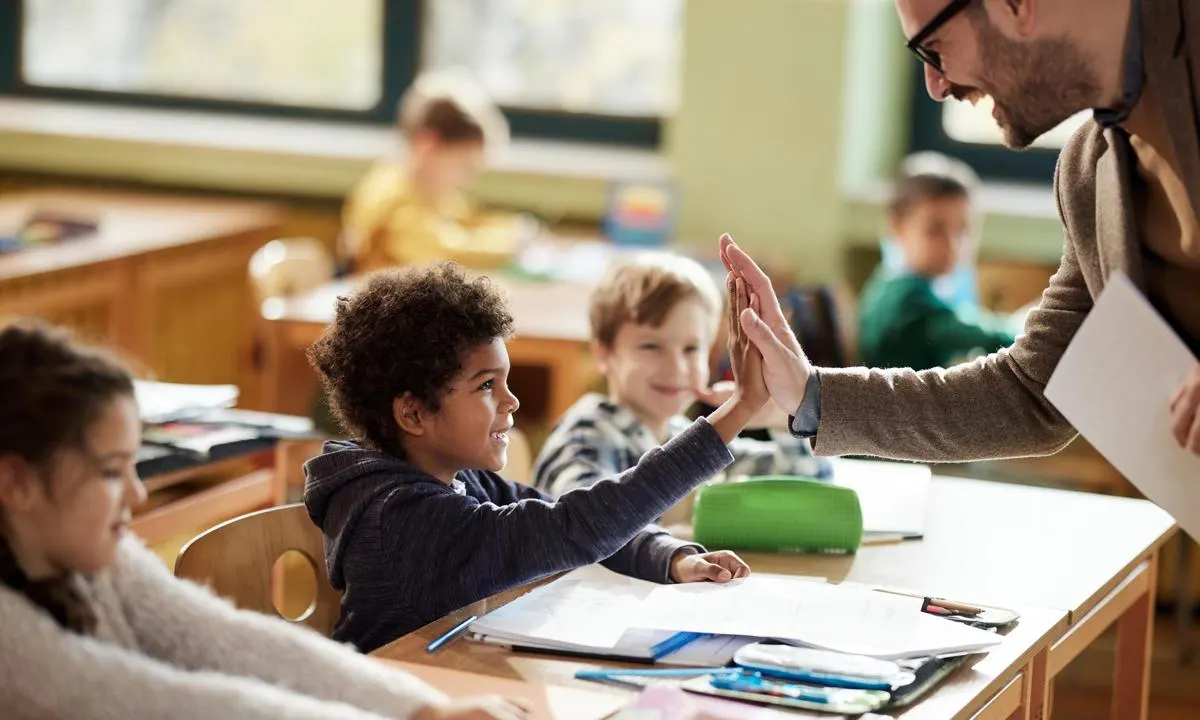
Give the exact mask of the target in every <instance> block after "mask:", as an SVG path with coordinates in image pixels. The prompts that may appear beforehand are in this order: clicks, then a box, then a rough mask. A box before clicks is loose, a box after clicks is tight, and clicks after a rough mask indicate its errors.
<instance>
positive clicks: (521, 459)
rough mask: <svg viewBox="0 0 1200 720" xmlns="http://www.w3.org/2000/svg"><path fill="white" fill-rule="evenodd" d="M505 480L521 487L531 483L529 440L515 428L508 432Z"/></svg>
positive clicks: (531, 454) (531, 465) (531, 458)
mask: <svg viewBox="0 0 1200 720" xmlns="http://www.w3.org/2000/svg"><path fill="white" fill-rule="evenodd" d="M503 475H504V479H505V480H512V481H513V482H519V483H521V484H522V485H530V484H532V483H533V450H532V448H530V447H529V438H527V437H525V433H523V432H521V431H520V430H518V429H516V428H515V427H514V428H512V429H511V430H509V431H508V462H507V463H506V464H505V465H504V471H503Z"/></svg>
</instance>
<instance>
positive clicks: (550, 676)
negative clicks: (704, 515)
mask: <svg viewBox="0 0 1200 720" xmlns="http://www.w3.org/2000/svg"><path fill="white" fill-rule="evenodd" d="M1175 529H1176V528H1175V523H1174V521H1173V520H1172V519H1171V518H1170V517H1169V516H1168V515H1167V514H1166V513H1165V512H1163V511H1162V510H1160V509H1159V508H1157V507H1155V506H1154V505H1152V504H1151V503H1149V502H1147V501H1144V500H1132V499H1127V498H1114V497H1106V496H1097V495H1089V494H1085V493H1075V492H1066V491H1057V490H1046V489H1041V488H1031V487H1022V486H1014V485H1006V484H1000V483H990V482H984V481H976V480H963V479H959V478H948V477H936V478H935V479H934V481H933V483H932V484H931V490H930V496H929V506H928V515H927V519H926V534H925V538H924V539H923V540H919V541H905V542H900V543H892V544H881V545H864V546H863V547H862V548H861V549H860V551H859V552H858V553H857V554H856V555H853V556H842V557H838V556H816V555H803V556H789V555H767V554H750V553H747V554H745V555H744V557H745V558H746V560H747V561H748V562H749V563H750V565H751V567H752V568H754V569H756V570H759V571H761V572H773V573H788V574H799V575H819V576H824V577H827V578H829V579H830V581H833V582H841V581H851V582H858V583H864V584H869V585H875V586H883V587H891V588H895V589H907V590H912V591H916V592H921V593H927V594H930V595H939V596H943V597H948V598H951V599H955V600H964V601H974V602H979V603H985V604H992V605H1000V606H1006V607H1012V608H1014V609H1017V610H1018V611H1020V612H1021V613H1022V621H1021V622H1020V623H1019V624H1018V626H1017V627H1016V628H1015V629H1014V630H1013V631H1012V632H1011V633H1010V634H1009V635H1008V636H1007V637H1006V638H1005V642H1004V643H1003V644H1001V645H1000V646H999V647H998V648H996V649H995V650H993V651H992V652H991V653H989V654H988V655H986V656H984V657H982V658H981V659H980V660H978V661H976V662H975V663H974V664H973V665H971V666H970V667H968V668H964V669H963V670H960V671H959V672H958V673H956V674H955V675H954V676H952V677H951V678H949V679H948V680H947V681H946V684H945V685H944V686H943V687H941V688H939V689H938V690H937V691H936V692H934V693H932V694H931V695H929V696H928V697H927V698H926V699H925V700H923V701H922V702H920V703H918V704H917V705H916V706H914V707H912V708H909V709H908V710H907V711H906V712H905V713H903V714H901V715H899V717H903V718H905V720H916V719H917V718H922V719H923V718H952V719H954V720H958V719H959V718H976V719H977V720H983V719H984V718H987V719H988V720H991V719H993V718H1041V717H1045V716H1047V713H1048V709H1049V708H1048V703H1049V701H1050V686H1051V682H1052V680H1053V678H1054V676H1055V675H1057V674H1058V672H1059V671H1060V670H1062V668H1063V667H1065V666H1066V664H1067V663H1069V662H1070V661H1071V660H1072V659H1073V658H1075V657H1076V656H1077V655H1078V654H1079V652H1080V651H1082V650H1083V648H1085V647H1086V646H1087V645H1089V644H1090V643H1091V642H1092V641H1093V640H1095V639H1096V637H1098V636H1099V635H1100V633H1102V632H1103V631H1104V630H1105V629H1107V628H1108V627H1110V626H1112V625H1113V624H1114V623H1115V624H1116V625H1117V628H1118V635H1119V637H1118V653H1117V655H1118V659H1117V667H1116V673H1115V682H1114V687H1115V693H1114V713H1113V717H1114V718H1118V719H1119V720H1127V719H1130V718H1139V719H1144V718H1146V711H1147V698H1148V695H1147V693H1148V690H1149V669H1150V664H1149V663H1150V647H1151V641H1152V631H1153V626H1152V614H1153V610H1154V589H1155V582H1154V580H1155V574H1156V573H1157V556H1158V551H1159V549H1160V548H1161V547H1162V545H1163V543H1165V542H1166V541H1167V540H1168V539H1169V538H1170V537H1171V536H1172V535H1173V534H1174V532H1175ZM529 589H530V588H522V589H518V590H514V591H510V592H508V593H503V594H501V595H498V596H496V597H494V598H490V599H489V600H486V601H483V602H481V603H476V604H475V605H474V606H472V607H470V608H465V609H463V610H461V611H458V612H455V613H452V614H451V615H450V616H448V617H446V618H443V619H442V620H440V621H438V622H435V623H432V624H430V625H429V626H427V627H425V628H422V629H421V630H419V631H417V632H415V633H412V634H411V635H408V636H406V637H403V638H400V639H398V640H397V641H395V642H393V643H391V644H390V645H387V646H385V647H383V648H381V649H380V650H378V651H377V652H376V654H377V655H380V656H383V657H388V658H392V659H398V660H406V661H409V662H417V663H425V664H432V665H439V666H446V667H453V668H457V669H462V670H469V671H472V672H479V673H485V674H492V675H500V676H505V677H519V678H522V679H526V680H534V681H541V682H554V683H560V684H561V683H563V682H568V681H570V679H571V676H572V674H573V672H574V670H575V669H578V667H579V664H577V663H573V662H569V661H562V660H549V659H546V658H542V657H537V656H533V655H522V654H513V653H508V652H506V651H504V650H502V649H499V648H495V647H488V646H483V645H481V644H478V643H470V642H463V641H458V642H456V643H454V644H452V645H451V646H449V647H448V648H446V649H445V650H443V651H442V652H440V653H438V654H436V655H429V654H427V653H426V652H425V645H426V644H427V643H428V642H429V641H430V640H432V639H433V638H435V637H437V636H439V635H440V634H441V633H442V632H444V631H445V630H447V629H448V628H449V627H452V626H453V625H454V624H455V623H456V622H457V621H458V620H459V619H461V618H463V617H465V616H466V615H469V614H472V613H475V614H483V613H486V612H487V611H488V610H491V609H495V608H497V607H500V606H502V605H504V604H505V603H507V602H510V601H511V600H513V599H514V598H516V597H519V596H520V595H521V594H523V593H524V592H527V591H528V590H529Z"/></svg>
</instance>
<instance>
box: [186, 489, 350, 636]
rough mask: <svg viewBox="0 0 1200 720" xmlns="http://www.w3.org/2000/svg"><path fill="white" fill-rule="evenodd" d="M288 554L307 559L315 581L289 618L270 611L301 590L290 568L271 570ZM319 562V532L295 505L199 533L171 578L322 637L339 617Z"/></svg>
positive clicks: (335, 598) (321, 543)
mask: <svg viewBox="0 0 1200 720" xmlns="http://www.w3.org/2000/svg"><path fill="white" fill-rule="evenodd" d="M289 550H294V551H296V552H297V553H299V555H298V556H296V555H295V554H289V555H288V556H287V557H288V558H294V557H299V558H302V559H304V560H307V561H308V563H309V564H310V565H311V569H312V575H315V577H316V592H315V596H314V597H313V598H312V600H311V602H309V603H308V605H307V610H305V611H303V612H301V613H299V615H298V616H297V617H294V618H292V617H284V616H283V615H282V614H280V612H279V610H277V609H276V608H277V607H279V606H281V605H283V604H284V600H285V598H284V596H285V595H288V594H289V591H295V590H296V589H298V588H302V587H306V585H307V584H306V583H303V582H295V581H294V578H295V572H294V570H295V567H294V564H293V567H291V568H289V567H288V566H287V565H286V564H285V565H283V566H282V572H281V568H280V567H277V566H276V561H277V560H278V559H279V558H280V557H281V556H284V554H285V553H287V552H288V551H289ZM324 558H325V550H324V537H323V535H322V533H321V530H320V528H318V527H317V526H316V525H314V524H313V522H312V520H311V519H310V518H309V516H308V511H307V510H306V509H305V507H304V505H302V504H300V503H296V504H292V505H281V506H279V507H273V508H269V509H267V510H260V511H258V512H253V513H250V514H248V515H243V516H241V517H238V518H234V519H233V520H229V521H227V522H224V523H221V524H220V525H217V526H216V527H213V528H211V529H209V530H207V531H205V532H203V533H201V534H200V535H198V536H196V537H195V538H193V539H192V540H191V542H189V543H188V544H187V545H184V546H183V549H182V550H180V551H179V558H178V559H177V560H176V562H175V575H176V577H181V578H187V579H189V580H194V581H196V582H199V583H202V584H205V585H208V586H210V587H211V588H212V589H213V591H214V592H216V593H217V594H218V595H221V596H223V597H226V598H228V599H230V600H232V601H233V603H234V604H235V605H237V606H238V607H240V608H243V609H246V610H256V611H258V612H261V613H265V614H268V615H274V616H276V617H280V618H283V619H285V620H289V621H291V622H297V623H302V624H304V625H307V626H309V627H311V628H313V629H314V630H316V631H317V632H319V633H321V634H322V635H326V636H328V635H329V634H330V633H331V632H332V631H333V626H334V624H335V623H336V622H337V619H338V615H339V613H340V612H341V607H340V606H341V594H340V593H338V591H337V590H335V589H333V586H332V585H330V584H329V574H328V572H326V569H325V561H324ZM289 577H290V578H292V579H289ZM310 592H311V588H310ZM288 604H292V603H291V602H289V603H288ZM302 607H303V606H302Z"/></svg>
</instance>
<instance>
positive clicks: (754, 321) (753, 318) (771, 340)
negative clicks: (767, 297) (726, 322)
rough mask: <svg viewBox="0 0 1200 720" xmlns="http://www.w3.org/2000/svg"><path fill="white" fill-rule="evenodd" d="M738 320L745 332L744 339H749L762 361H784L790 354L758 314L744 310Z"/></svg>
mask: <svg viewBox="0 0 1200 720" xmlns="http://www.w3.org/2000/svg"><path fill="white" fill-rule="evenodd" d="M739 319H740V320H741V322H742V329H743V330H745V331H746V337H748V338H750V342H752V343H754V347H756V348H758V351H759V352H760V353H762V356H763V358H764V359H768V360H775V361H784V360H786V359H787V358H788V356H789V355H790V354H791V353H789V352H788V349H787V347H786V346H785V345H784V344H783V342H782V341H781V340H780V339H779V338H778V337H776V336H775V333H774V332H772V330H771V328H769V327H767V324H766V323H765V322H763V320H762V318H761V317H759V315H758V313H756V312H754V311H753V310H751V309H750V308H746V309H745V310H744V311H742V315H741V317H740V318H739Z"/></svg>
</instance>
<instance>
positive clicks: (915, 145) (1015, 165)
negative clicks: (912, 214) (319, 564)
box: [908, 63, 1059, 185]
mask: <svg viewBox="0 0 1200 720" xmlns="http://www.w3.org/2000/svg"><path fill="white" fill-rule="evenodd" d="M912 92H913V102H912V112H911V113H910V119H909V138H908V140H909V142H908V147H909V150H910V152H922V151H934V152H940V153H942V154H944V155H948V156H950V157H953V158H956V159H958V160H961V161H963V162H965V163H967V164H968V165H970V166H971V168H972V169H973V170H974V171H975V172H976V173H977V174H978V175H979V177H980V178H981V179H983V180H992V181H1000V182H1022V183H1039V184H1046V185H1049V184H1051V183H1052V182H1053V181H1054V168H1055V165H1056V164H1057V163H1058V154H1059V151H1058V150H1055V149H1051V148H1041V147H1034V148H1028V149H1026V150H1020V151H1017V150H1010V149H1009V148H1006V147H1004V146H1002V145H983V144H978V143H966V142H961V141H959V140H955V139H954V138H952V137H950V136H949V135H948V134H946V127H945V125H944V124H943V122H942V117H943V115H942V113H943V107H944V106H943V103H940V102H937V101H935V100H934V99H933V98H931V97H929V92H928V91H927V90H926V89H925V68H924V66H923V65H921V64H920V63H914V66H913V73H912Z"/></svg>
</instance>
